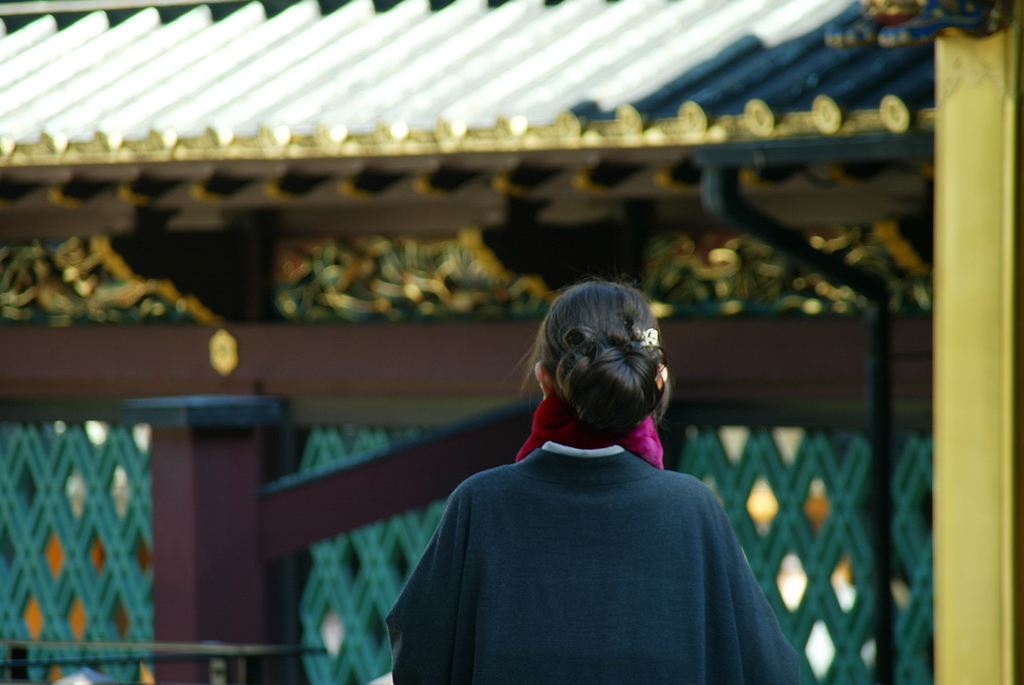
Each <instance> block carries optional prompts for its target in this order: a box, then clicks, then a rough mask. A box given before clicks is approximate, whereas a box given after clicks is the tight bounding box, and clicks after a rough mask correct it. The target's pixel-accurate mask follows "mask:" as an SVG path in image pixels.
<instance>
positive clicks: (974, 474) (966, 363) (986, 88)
mask: <svg viewBox="0 0 1024 685" xmlns="http://www.w3.org/2000/svg"><path fill="white" fill-rule="evenodd" d="M1013 5H1015V6H1016V11H1017V14H1018V16H1017V17H1016V19H1015V21H1014V25H1013V27H1012V28H1010V29H1008V30H1005V31H1003V32H1001V33H999V34H996V35H993V36H991V37H988V38H984V39H973V38H967V37H963V36H947V37H942V38H940V39H939V41H938V45H937V51H936V66H937V74H936V75H937V82H936V89H937V98H938V127H937V130H936V226H935V291H936V300H935V301H936V307H935V328H934V335H935V394H934V402H935V405H934V406H935V414H934V416H935V614H936V615H935V621H936V623H935V628H936V630H935V670H936V673H935V675H936V683H938V684H939V685H969V684H970V685H975V684H976V685H1010V684H1011V683H1020V682H1024V679H1022V672H1021V662H1022V659H1024V645H1022V640H1021V637H1022V632H1024V625H1022V622H1021V621H1022V611H1021V583H1022V574H1024V564H1022V561H1021V553H1022V549H1024V545H1022V533H1024V526H1022V522H1021V501H1022V497H1024V494H1022V490H1021V468H1020V458H1021V455H1022V449H1021V446H1022V435H1024V420H1022V418H1024V417H1022V412H1021V399H1022V398H1021V370H1022V361H1024V354H1022V347H1021V288H1022V287H1024V280H1022V276H1024V273H1022V264H1021V229H1022V222H1021V214H1020V212H1021V202H1020V191H1021V152H1020V142H1021V139H1020V130H1021V129H1020V127H1021V106H1020V105H1021V103H1020V90H1021V88H1020V64H1021V33H1020V30H1021V29H1020V19H1021V17H1020V8H1021V3H1020V2H1016V3H1013Z"/></svg>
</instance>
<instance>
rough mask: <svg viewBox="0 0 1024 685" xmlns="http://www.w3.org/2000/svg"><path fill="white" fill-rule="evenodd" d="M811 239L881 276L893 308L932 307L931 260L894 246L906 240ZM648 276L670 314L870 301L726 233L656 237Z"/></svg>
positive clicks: (851, 308) (850, 233) (826, 308)
mask: <svg viewBox="0 0 1024 685" xmlns="http://www.w3.org/2000/svg"><path fill="white" fill-rule="evenodd" d="M896 235H898V232H897V234H896ZM808 239H809V242H810V244H811V245H812V246H813V247H815V248H816V249H819V250H821V251H823V252H827V253H830V254H839V255H841V256H842V257H843V259H844V260H845V261H846V262H847V263H848V264H851V265H856V266H857V267H858V268H861V269H863V270H865V271H867V272H870V273H872V274H874V275H876V276H878V277H880V278H882V279H884V280H885V281H886V282H887V283H888V284H889V289H890V293H891V300H890V307H891V308H892V309H893V310H894V311H895V310H904V311H930V310H931V307H932V290H931V280H930V277H929V269H928V268H927V265H925V264H924V262H923V261H921V260H920V258H918V261H917V262H914V263H913V264H911V262H910V261H909V258H908V257H907V254H906V252H905V251H904V252H903V253H901V255H900V257H898V258H896V255H895V253H893V252H892V251H891V250H892V249H893V247H894V246H895V247H896V249H897V250H910V251H911V252H912V251H913V249H912V248H911V247H910V245H909V243H908V242H906V241H905V240H903V243H904V244H903V245H897V242H898V241H897V240H896V239H894V238H893V237H892V234H891V233H890V234H889V235H879V234H878V228H877V227H876V228H875V231H874V232H868V233H865V232H864V231H863V230H862V229H861V228H844V229H834V230H831V231H819V232H815V233H812V234H811V235H810V236H809V237H808ZM901 240H902V238H901ZM644 278H645V288H646V289H647V291H648V293H650V295H651V296H652V298H653V299H654V300H655V302H657V303H659V305H660V307H661V308H662V309H661V311H663V312H664V313H665V314H666V315H671V314H674V315H681V316H685V315H689V316H694V315H699V316H731V315H735V314H740V313H745V314H754V315H778V314H787V313H795V314H803V315H819V314H853V313H856V312H858V311H859V310H860V309H861V308H863V306H864V305H865V304H866V302H865V301H864V299H863V298H862V297H860V296H858V295H857V293H855V292H854V291H853V290H851V289H850V288H848V287H846V286H839V287H836V286H834V285H832V284H831V283H829V282H828V281H827V280H825V279H824V278H823V277H822V276H821V275H820V274H817V273H814V272H812V271H810V270H808V269H806V268H805V267H803V266H802V265H800V264H797V263H795V262H793V261H792V260H791V259H789V258H788V257H786V256H785V255H784V254H783V253H780V252H778V251H777V250H775V249H773V248H771V247H769V246H767V245H765V244H763V243H761V242H759V241H757V240H755V239H754V238H752V237H751V236H748V235H736V234H729V233H724V232H723V233H713V234H706V235H703V236H700V237H694V236H690V235H686V234H666V235H661V236H657V237H655V238H654V239H653V240H652V241H651V242H650V243H649V245H648V248H647V268H646V271H645V277H644Z"/></svg>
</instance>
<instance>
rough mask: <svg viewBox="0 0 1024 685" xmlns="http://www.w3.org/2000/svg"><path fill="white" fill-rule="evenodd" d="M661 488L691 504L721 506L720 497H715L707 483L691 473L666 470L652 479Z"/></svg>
mask: <svg viewBox="0 0 1024 685" xmlns="http://www.w3.org/2000/svg"><path fill="white" fill-rule="evenodd" d="M652 480H653V481H654V483H657V484H658V485H659V486H660V487H662V488H664V489H666V490H667V491H669V492H671V493H673V494H675V495H676V496H679V497H683V498H685V499H686V500H687V501H689V502H697V503H700V504H705V505H716V506H718V505H719V502H718V496H717V495H715V492H714V490H712V489H711V488H710V487H709V486H708V484H707V483H705V482H704V481H702V480H701V479H700V478H697V477H696V476H692V475H690V474H689V473H681V472H679V471H673V470H670V469H665V470H664V471H662V472H660V473H659V474H657V476H656V477H655V478H653V479H652Z"/></svg>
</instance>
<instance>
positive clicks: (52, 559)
mask: <svg viewBox="0 0 1024 685" xmlns="http://www.w3.org/2000/svg"><path fill="white" fill-rule="evenodd" d="M46 564H47V565H48V566H49V567H50V573H51V574H52V575H53V577H54V578H59V577H60V570H61V569H62V568H63V567H64V549H63V548H62V547H61V546H60V540H58V539H57V534H56V533H50V539H49V540H48V541H47V542H46Z"/></svg>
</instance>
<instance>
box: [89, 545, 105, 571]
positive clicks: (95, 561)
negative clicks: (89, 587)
mask: <svg viewBox="0 0 1024 685" xmlns="http://www.w3.org/2000/svg"><path fill="white" fill-rule="evenodd" d="M89 560H90V561H92V566H93V568H95V569H96V573H101V572H102V571H103V562H105V561H106V560H107V553H106V551H104V549H103V541H102V540H100V539H99V538H98V537H96V538H93V541H92V544H91V545H90V546H89Z"/></svg>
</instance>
